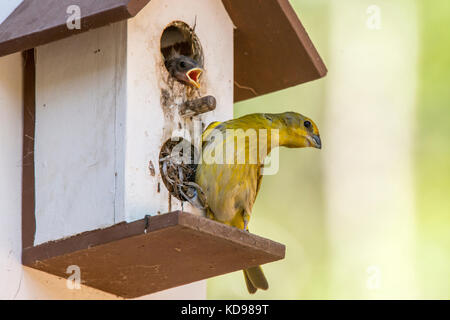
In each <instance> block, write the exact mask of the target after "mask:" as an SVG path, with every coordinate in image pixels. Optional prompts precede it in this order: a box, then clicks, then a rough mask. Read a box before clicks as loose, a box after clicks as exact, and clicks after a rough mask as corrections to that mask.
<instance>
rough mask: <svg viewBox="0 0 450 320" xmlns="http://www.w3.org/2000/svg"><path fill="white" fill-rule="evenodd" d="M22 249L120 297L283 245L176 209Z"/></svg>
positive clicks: (227, 267)
mask: <svg viewBox="0 0 450 320" xmlns="http://www.w3.org/2000/svg"><path fill="white" fill-rule="evenodd" d="M146 222H147V221H146V219H142V220H138V221H135V222H131V223H120V224H117V225H114V226H112V227H109V228H106V229H99V230H94V231H89V232H85V233H82V234H79V235H76V236H73V237H70V238H67V239H63V240H58V241H52V242H48V243H45V244H42V245H39V246H36V247H30V248H26V249H24V252H23V257H22V260H23V261H22V262H23V264H24V265H26V266H29V267H32V268H35V269H38V270H41V271H45V272H47V273H50V274H53V275H56V276H59V277H64V278H66V277H68V276H69V275H68V274H66V270H67V267H68V266H70V265H77V266H79V267H80V270H81V281H82V283H83V284H85V285H87V286H90V287H93V288H97V289H100V290H102V291H105V292H109V293H112V294H115V295H118V296H121V297H125V298H134V297H139V296H143V295H146V294H149V293H153V292H157V291H160V290H164V289H169V288H172V287H176V286H180V285H184V284H188V283H191V282H195V281H199V280H203V279H207V278H210V277H214V276H217V275H221V274H225V273H229V272H233V271H237V270H241V269H244V268H248V267H252V266H255V265H259V264H265V263H268V262H272V261H276V260H280V259H283V258H284V255H285V246H284V245H282V244H280V243H277V242H274V241H271V240H269V239H265V238H262V237H259V236H256V235H254V234H251V233H248V232H245V231H242V230H239V229H237V228H233V227H229V226H227V225H224V224H221V223H218V222H216V221H212V220H210V219H207V218H204V217H199V216H195V215H192V214H189V213H182V212H179V211H176V212H171V213H167V214H163V215H157V216H153V217H150V218H149V219H148V228H147V232H145V228H146Z"/></svg>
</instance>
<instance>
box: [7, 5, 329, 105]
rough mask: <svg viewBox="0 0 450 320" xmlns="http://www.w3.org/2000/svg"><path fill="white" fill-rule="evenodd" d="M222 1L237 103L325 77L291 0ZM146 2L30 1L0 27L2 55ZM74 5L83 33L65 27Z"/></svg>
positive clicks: (125, 14) (113, 18)
mask: <svg viewBox="0 0 450 320" xmlns="http://www.w3.org/2000/svg"><path fill="white" fill-rule="evenodd" d="M222 2H223V4H224V6H225V8H226V10H227V11H228V14H229V15H230V17H231V19H232V21H233V23H234V25H235V27H236V29H235V39H234V59H235V64H234V77H235V86H234V100H235V101H236V102H237V101H241V100H245V99H249V98H253V97H256V96H260V95H263V94H266V93H270V92H274V91H278V90H281V89H285V88H288V87H292V86H295V85H298V84H301V83H304V82H308V81H312V80H315V79H318V78H321V77H324V76H325V75H326V73H327V69H326V67H325V65H324V63H323V61H322V59H321V58H320V56H319V54H318V53H317V51H316V49H315V48H314V45H313V43H312V42H311V40H310V38H309V36H308V34H307V33H306V31H305V29H304V28H303V25H302V24H301V22H300V20H299V19H298V17H297V14H296V13H295V11H294V9H293V8H292V6H291V5H290V3H289V0H222ZM147 3H149V0H25V1H24V2H23V3H22V4H20V5H19V6H18V7H17V8H16V10H15V11H14V12H13V13H11V15H10V16H9V17H8V18H7V19H6V20H5V21H4V22H3V23H2V24H1V25H0V57H1V56H4V55H7V54H10V53H14V52H18V51H24V50H27V49H31V48H34V47H36V46H39V45H43V44H46V43H49V42H51V41H55V40H59V39H62V38H66V37H69V36H71V35H74V34H78V33H81V32H85V31H88V30H90V29H93V28H98V27H101V26H105V25H107V24H110V23H113V22H117V21H121V20H125V19H128V18H131V17H133V16H135V15H136V14H138V12H139V11H140V10H141V9H142V8H144V7H145V6H146V5H147ZM69 5H79V6H80V8H81V15H82V17H81V30H69V29H68V28H67V26H66V20H67V17H68V15H67V14H66V10H67V7H68V6H69ZM168 10H169V9H168ZM155 50H156V49H155ZM157 50H159V49H157Z"/></svg>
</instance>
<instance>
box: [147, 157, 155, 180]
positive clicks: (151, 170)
mask: <svg viewBox="0 0 450 320" xmlns="http://www.w3.org/2000/svg"><path fill="white" fill-rule="evenodd" d="M148 170H149V171H150V175H151V176H152V177H154V176H155V166H154V165H153V161H152V160H150V161H149V163H148Z"/></svg>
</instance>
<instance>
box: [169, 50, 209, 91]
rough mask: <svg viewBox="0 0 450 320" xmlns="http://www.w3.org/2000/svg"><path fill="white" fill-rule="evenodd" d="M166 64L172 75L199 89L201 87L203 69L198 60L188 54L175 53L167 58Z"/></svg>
mask: <svg viewBox="0 0 450 320" xmlns="http://www.w3.org/2000/svg"><path fill="white" fill-rule="evenodd" d="M165 64H166V68H167V70H168V71H169V73H170V75H171V76H172V77H174V78H175V79H177V80H178V81H180V82H182V83H184V84H187V85H190V86H193V87H195V88H197V89H199V88H200V81H199V80H200V75H201V74H202V72H203V69H202V68H201V67H200V65H199V63H198V62H197V61H195V60H194V59H192V58H189V57H187V56H183V55H179V54H175V55H173V56H172V57H171V58H169V59H168V60H166V63H165Z"/></svg>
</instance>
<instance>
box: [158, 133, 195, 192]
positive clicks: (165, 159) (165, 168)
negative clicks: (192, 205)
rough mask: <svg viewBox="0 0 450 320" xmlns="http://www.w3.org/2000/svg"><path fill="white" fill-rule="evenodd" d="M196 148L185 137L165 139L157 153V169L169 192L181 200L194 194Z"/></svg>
mask: <svg viewBox="0 0 450 320" xmlns="http://www.w3.org/2000/svg"><path fill="white" fill-rule="evenodd" d="M196 155H197V150H196V148H195V147H194V146H193V145H192V144H191V143H190V142H189V141H187V140H186V139H183V138H178V139H176V138H172V139H169V140H167V141H166V142H165V143H164V144H163V146H162V148H161V151H160V153H159V170H160V172H161V177H162V180H163V182H164V185H165V186H166V188H167V190H169V192H170V194H171V195H172V196H174V197H175V198H177V199H178V200H181V201H189V199H192V198H193V197H194V196H195V194H196V189H197V187H198V185H196V184H195V183H194V181H195V171H196V169H197V165H196V164H195V159H197V157H196Z"/></svg>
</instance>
